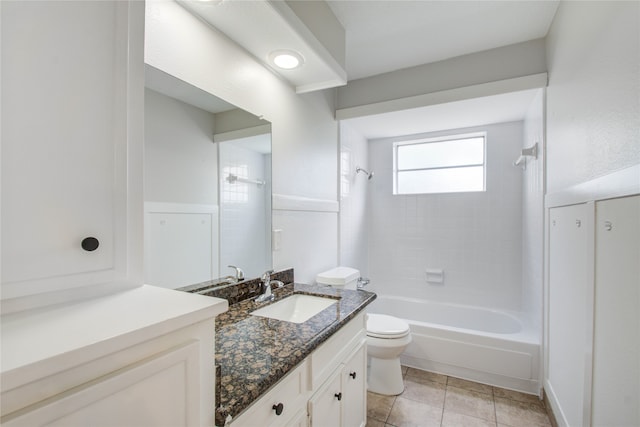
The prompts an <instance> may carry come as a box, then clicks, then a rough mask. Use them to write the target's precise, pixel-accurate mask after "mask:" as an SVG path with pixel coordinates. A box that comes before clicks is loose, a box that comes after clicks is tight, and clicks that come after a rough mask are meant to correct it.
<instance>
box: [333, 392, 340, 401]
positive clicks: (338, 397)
mask: <svg viewBox="0 0 640 427" xmlns="http://www.w3.org/2000/svg"><path fill="white" fill-rule="evenodd" d="M334 396H335V397H336V399H338V400H342V392H340V393H336V394H334Z"/></svg>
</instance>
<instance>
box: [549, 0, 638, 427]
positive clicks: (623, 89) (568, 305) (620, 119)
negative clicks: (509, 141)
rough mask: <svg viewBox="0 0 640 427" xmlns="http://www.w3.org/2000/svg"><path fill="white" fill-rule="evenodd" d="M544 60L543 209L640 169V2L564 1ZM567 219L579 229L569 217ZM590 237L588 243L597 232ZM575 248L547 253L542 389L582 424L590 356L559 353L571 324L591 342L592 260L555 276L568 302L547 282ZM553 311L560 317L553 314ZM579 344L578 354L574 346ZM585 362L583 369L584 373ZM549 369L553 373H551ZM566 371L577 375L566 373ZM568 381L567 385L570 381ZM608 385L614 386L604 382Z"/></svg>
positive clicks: (563, 414) (566, 417) (562, 413)
mask: <svg viewBox="0 0 640 427" xmlns="http://www.w3.org/2000/svg"><path fill="white" fill-rule="evenodd" d="M547 63H548V69H549V86H548V88H547V91H546V94H547V95H546V104H545V108H546V144H547V157H546V161H547V167H546V186H547V193H548V194H547V203H548V202H549V200H550V196H551V195H553V194H554V193H556V194H557V193H559V192H560V193H562V192H563V190H568V191H566V192H564V193H565V194H569V195H571V194H572V190H571V187H573V186H576V185H579V184H584V183H587V182H588V181H590V180H594V179H597V178H600V177H603V176H605V175H608V174H612V173H615V172H618V171H621V170H623V169H625V168H629V167H631V166H634V165H638V164H640V144H639V143H638V141H640V120H639V119H638V117H640V79H639V78H638V76H639V75H640V2H637V1H630V2H616V1H596V2H586V1H585V2H583V1H579V2H578V1H576V2H560V6H559V8H558V11H557V14H556V17H555V19H554V22H553V24H552V26H551V29H550V31H549V34H548V36H547ZM629 176H633V174H632V175H629ZM636 176H637V175H636ZM631 179H634V180H635V181H636V182H633V183H626V182H621V181H620V180H617V184H620V186H622V187H626V188H633V187H636V188H637V185H638V182H637V178H631ZM598 185H599V182H598V181H594V182H593V183H592V184H587V188H595V187H598ZM604 188H605V189H606V186H605V187H604ZM583 190H584V189H583ZM594 193H596V194H597V192H594ZM584 194H589V192H586V193H584ZM584 194H583V195H584ZM572 199H573V203H575V197H569V198H568V199H567V200H572ZM557 200H558V198H556V201H557ZM577 206H579V205H577ZM563 209H571V208H563ZM553 211H557V209H554V210H553ZM553 211H551V212H552V213H553ZM591 212H593V211H591ZM571 220H572V221H574V222H575V216H574V217H572V218H571ZM591 233H593V232H591ZM591 236H592V238H593V234H591ZM581 250H584V251H587V250H591V251H593V250H594V249H593V247H591V249H589V245H586V247H585V245H584V244H582V245H580V244H578V245H577V251H573V250H572V251H564V252H565V253H564V254H563V253H562V251H560V253H558V251H557V250H556V251H554V250H551V251H550V252H549V253H548V254H547V256H548V257H549V260H548V264H549V269H551V272H550V273H549V276H550V278H549V281H550V282H549V284H548V285H547V286H548V288H547V289H546V293H547V294H548V301H547V306H546V307H545V310H546V311H547V314H546V316H547V324H546V327H545V333H546V334H547V340H548V345H547V348H546V352H547V353H548V354H547V359H546V366H545V378H546V382H545V391H546V393H547V394H548V396H549V400H550V402H551V405H552V408H553V410H554V412H555V414H556V418H558V421H559V424H560V425H567V424H570V423H571V422H572V421H573V420H575V419H582V420H588V418H589V417H590V415H591V414H590V412H591V408H590V407H589V405H588V404H587V405H584V404H585V403H588V402H590V400H591V395H590V390H591V388H590V385H589V383H590V381H591V372H592V369H591V367H590V366H589V363H590V361H591V360H590V357H591V346H590V344H588V345H586V346H583V348H584V349H585V350H586V351H582V352H581V351H579V350H576V353H577V354H576V355H575V356H574V357H571V358H568V359H567V356H566V355H565V353H567V352H566V351H565V348H563V346H569V347H576V346H575V345H573V344H572V343H571V339H573V337H575V336H576V335H575V330H579V328H576V327H572V325H575V324H576V322H582V324H583V325H585V326H582V329H586V331H587V333H586V335H587V336H586V340H587V342H589V341H590V340H591V339H592V336H591V332H592V327H593V306H594V305H595V307H596V308H597V307H600V306H602V301H599V300H598V298H599V295H598V294H597V293H596V294H594V293H593V283H594V280H593V277H591V278H590V277H589V275H590V274H593V272H594V270H593V254H591V255H590V256H589V257H587V258H586V261H580V262H581V263H586V264H584V265H582V267H580V265H579V268H577V269H576V270H577V271H576V272H575V273H573V274H572V277H570V280H567V279H566V278H565V277H563V276H561V277H560V283H561V284H562V283H566V284H568V285H572V280H573V281H577V282H579V283H578V286H579V288H578V289H579V291H580V292H583V293H586V295H580V292H578V293H576V292H573V293H571V294H570V295H568V297H565V298H564V300H563V298H562V295H561V296H560V298H557V297H558V293H559V292H562V291H563V290H562V287H559V286H554V284H555V282H554V280H552V278H553V277H554V273H556V272H555V271H554V270H553V267H554V266H561V267H562V268H563V269H566V268H567V266H568V267H571V264H570V263H569V262H567V261H568V260H569V261H570V260H571V259H572V258H575V257H576V256H578V255H580V251H581ZM589 272H590V273H589ZM585 276H586V277H585ZM596 287H597V284H596ZM576 297H577V298H578V299H576ZM580 298H581V300H582V302H581V303H580ZM593 298H595V301H594V299H593ZM576 301H578V303H576ZM554 306H555V307H558V310H555V311H554V310H553V307H554ZM605 306H606V304H605ZM614 329H615V330H614ZM614 329H611V328H609V330H607V329H606V328H605V329H600V330H599V331H598V332H597V334H603V335H611V336H618V334H619V333H620V329H619V328H614ZM563 334H565V337H564V338H565V339H563ZM579 336H580V335H579ZM581 336H585V334H584V333H583V334H581ZM554 337H556V338H558V339H554ZM566 337H568V338H569V339H566ZM582 342H584V339H583V340H582ZM577 345H578V347H577V348H579V346H580V342H578V343H577ZM554 355H555V356H554ZM558 357H561V358H564V359H563V360H560V362H563V363H558V362H559V360H558ZM585 363H587V368H588V369H586V370H581V369H580V367H582V366H584V365H585ZM595 363H596V364H597V361H595ZM554 367H558V369H557V371H556V372H554ZM570 370H574V372H573V373H571V372H568V371H570ZM576 378H577V379H576ZM567 379H569V380H570V381H571V382H570V383H566V381H567ZM556 380H560V381H559V382H558V381H556ZM608 380H611V377H610V376H609V377H608ZM562 381H565V383H564V384H563V383H562ZM613 382H615V380H613ZM580 383H582V384H584V387H583V388H582V389H578V390H577V391H576V389H575V385H576V384H580ZM563 385H564V386H565V387H564V390H565V393H564V395H563V393H562V391H563V389H562V387H563ZM595 385H596V384H595V383H594V386H595ZM557 388H559V389H560V390H559V391H558V390H556V389H557ZM618 391H619V390H618V389H616V390H615V392H616V393H618ZM580 392H582V394H581V393H580ZM607 393H609V394H610V393H611V391H607ZM618 394H619V393H618ZM619 400H620V401H622V400H624V399H619ZM636 407H637V405H636ZM579 422H580V421H578V423H579Z"/></svg>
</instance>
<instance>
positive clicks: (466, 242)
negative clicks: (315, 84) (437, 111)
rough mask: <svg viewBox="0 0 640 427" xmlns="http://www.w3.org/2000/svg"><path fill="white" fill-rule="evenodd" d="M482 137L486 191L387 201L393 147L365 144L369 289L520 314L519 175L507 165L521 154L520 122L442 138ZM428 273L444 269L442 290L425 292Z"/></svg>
mask: <svg viewBox="0 0 640 427" xmlns="http://www.w3.org/2000/svg"><path fill="white" fill-rule="evenodd" d="M484 130H486V131H487V163H486V164H487V173H486V182H487V191H486V192H478V193H451V194H427V195H408V196H403V195H398V196H394V195H393V194H392V185H393V184H392V181H393V180H392V168H393V165H392V161H393V160H392V159H393V155H392V143H393V141H392V140H391V139H380V140H371V141H369V166H370V167H371V168H372V169H373V170H374V171H376V176H375V177H374V179H373V180H372V181H371V187H370V203H369V211H370V220H369V221H370V222H369V276H370V278H371V281H372V289H374V290H376V291H378V292H381V293H384V294H394V295H401V296H406V297H414V298H423V299H431V300H437V301H445V302H450V303H461V304H472V305H479V306H484V307H492V308H493V307H495V308H505V309H511V310H518V309H519V308H520V302H521V285H520V282H521V250H522V247H521V233H522V201H521V200H522V199H521V191H522V188H521V185H522V171H521V170H519V169H518V168H515V167H513V165H512V163H513V161H514V160H515V159H516V158H517V157H518V154H519V152H520V147H521V146H522V122H514V123H505V124H498V125H488V126H484V127H480V128H468V129H459V130H455V131H448V132H447V133H448V134H451V133H467V132H473V131H484ZM443 134H445V133H444V132H438V133H431V134H425V135H420V136H421V137H430V136H439V135H443ZM413 137H415V136H412V137H411V138H405V139H412V138H413ZM427 268H435V269H443V270H444V277H445V279H444V284H442V285H432V284H427V283H426V280H425V279H426V277H425V270H426V269H427Z"/></svg>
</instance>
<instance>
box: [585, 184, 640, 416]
mask: <svg viewBox="0 0 640 427" xmlns="http://www.w3.org/2000/svg"><path fill="white" fill-rule="evenodd" d="M595 226H596V285H595V286H596V289H595V326H594V347H593V404H592V410H593V413H592V420H593V423H592V425H594V426H604V425H616V426H623V425H625V426H637V425H640V196H634V197H625V198H620V199H613V200H606V201H602V202H598V203H597V204H596V225H595Z"/></svg>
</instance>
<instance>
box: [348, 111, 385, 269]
mask: <svg viewBox="0 0 640 427" xmlns="http://www.w3.org/2000/svg"><path fill="white" fill-rule="evenodd" d="M340 144H341V146H340V151H341V153H346V158H347V159H348V162H347V163H348V164H347V165H345V168H344V170H342V169H341V177H340V178H341V182H344V183H346V186H343V187H346V189H348V191H344V188H341V194H340V265H344V266H347V267H352V268H357V269H358V270H360V274H361V275H362V276H363V277H367V276H368V274H369V271H368V261H367V258H368V250H367V242H368V238H367V231H368V230H367V229H368V225H367V223H368V221H369V220H370V217H369V215H368V212H367V190H368V188H369V186H370V185H371V183H372V182H374V180H376V179H377V176H374V177H373V178H372V180H368V179H367V177H366V176H365V175H364V174H362V173H359V174H356V167H357V166H360V167H361V168H363V169H365V170H367V171H370V170H371V169H370V168H369V165H368V162H367V141H366V139H364V138H363V137H362V136H361V135H359V134H358V133H357V132H355V131H353V130H352V129H351V128H349V126H348V125H347V124H345V123H341V124H340ZM341 158H342V156H341ZM374 171H375V170H374ZM375 172H376V174H377V171H375Z"/></svg>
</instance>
